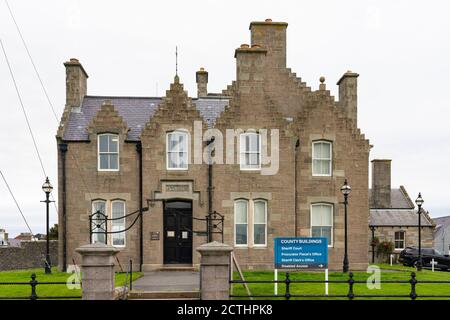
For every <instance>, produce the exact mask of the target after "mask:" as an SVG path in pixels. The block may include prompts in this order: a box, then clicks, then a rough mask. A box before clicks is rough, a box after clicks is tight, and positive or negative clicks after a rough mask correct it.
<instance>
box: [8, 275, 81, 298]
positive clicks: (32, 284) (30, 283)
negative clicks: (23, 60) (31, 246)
mask: <svg viewBox="0 0 450 320" xmlns="http://www.w3.org/2000/svg"><path fill="white" fill-rule="evenodd" d="M68 284H71V285H80V286H81V282H76V281H71V282H67V281H66V282H62V281H46V282H39V281H38V280H37V279H36V274H35V273H33V274H32V275H31V280H30V281H28V282H27V281H22V282H0V286H30V287H31V292H30V295H28V296H0V300H38V299H81V296H38V294H37V292H36V287H37V286H38V285H39V286H40V285H68Z"/></svg>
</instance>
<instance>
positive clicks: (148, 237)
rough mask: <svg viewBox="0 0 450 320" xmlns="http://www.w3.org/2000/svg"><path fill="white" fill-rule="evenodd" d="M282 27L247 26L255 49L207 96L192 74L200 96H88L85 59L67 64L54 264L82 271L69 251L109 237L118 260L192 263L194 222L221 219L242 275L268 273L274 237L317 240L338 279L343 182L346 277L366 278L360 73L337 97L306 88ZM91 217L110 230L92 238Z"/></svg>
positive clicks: (174, 90) (147, 264)
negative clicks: (292, 64)
mask: <svg viewBox="0 0 450 320" xmlns="http://www.w3.org/2000/svg"><path fill="white" fill-rule="evenodd" d="M286 31H287V23H284V22H272V21H271V20H270V19H267V20H266V21H263V22H252V23H251V24H250V35H251V44H249V45H247V44H244V45H241V46H240V47H239V48H237V49H236V50H235V54H234V57H235V59H236V79H235V80H234V81H232V82H231V84H230V85H228V86H227V87H226V88H225V89H224V90H223V91H222V92H221V93H209V92H208V91H207V83H208V80H209V79H208V72H207V71H206V70H204V69H200V70H199V71H198V72H197V74H196V81H197V84H198V92H197V97H196V98H191V97H189V96H188V94H187V92H185V91H184V88H183V85H182V83H181V82H180V78H179V76H178V75H176V76H175V78H174V81H173V83H172V84H170V87H169V89H168V90H167V91H166V94H165V95H164V96H163V97H116V96H94V95H88V92H87V79H88V75H87V72H86V71H85V69H84V68H83V66H82V65H81V63H80V62H79V61H78V60H77V59H70V61H68V62H66V63H65V67H66V97H67V100H66V106H65V110H64V114H63V116H62V119H61V123H60V127H59V130H58V133H57V143H58V172H59V181H58V182H59V188H58V190H59V204H60V207H61V208H60V210H59V226H60V228H61V232H60V238H59V239H60V241H59V243H60V253H61V254H60V255H59V257H60V260H59V264H60V266H64V265H67V264H70V263H72V261H75V262H77V263H79V261H80V260H79V258H80V257H79V256H78V255H77V253H76V252H75V249H76V248H77V247H79V246H81V245H84V244H87V243H89V242H91V241H92V242H104V241H107V242H108V243H111V244H113V245H114V246H116V247H118V248H120V250H121V251H120V253H119V254H118V259H119V261H121V263H122V264H124V263H126V261H128V259H133V261H134V265H136V266H138V267H139V266H141V267H142V269H143V270H149V269H156V268H162V267H165V266H167V265H174V264H178V265H180V264H181V265H188V266H193V267H196V266H198V263H199V256H198V253H197V252H196V251H195V248H196V247H198V246H199V245H201V244H203V243H205V242H206V241H207V240H208V239H207V238H206V236H205V231H206V228H207V226H206V223H205V221H203V220H201V219H203V218H204V217H205V216H206V215H208V213H210V212H214V211H217V212H218V213H220V214H222V215H223V216H224V223H223V236H224V242H225V243H227V244H230V245H232V246H234V253H235V256H236V258H237V260H238V262H239V263H240V265H241V266H242V267H243V268H248V269H252V268H253V269H265V268H272V267H273V240H274V238H275V237H294V236H305V237H309V236H323V237H327V238H328V241H329V262H330V268H331V269H339V268H341V267H342V260H343V254H344V208H343V205H342V204H341V202H342V200H343V196H342V194H341V192H340V188H341V186H342V185H343V183H344V180H345V178H347V179H348V181H349V184H350V185H351V187H352V193H351V195H350V203H351V205H350V206H349V212H348V224H349V237H350V239H351V241H350V245H349V260H350V269H351V270H357V269H364V268H366V266H367V242H368V214H369V200H368V162H369V160H368V159H369V150H370V146H369V142H368V140H367V139H366V138H365V137H364V135H363V134H361V132H360V130H359V129H358V127H357V78H358V74H357V73H354V72H351V71H348V72H346V73H344V74H343V75H342V77H341V79H340V80H339V81H338V82H337V85H338V87H339V99H338V100H337V99H335V98H334V97H333V96H332V95H331V94H330V91H329V90H327V88H326V84H325V79H324V78H321V79H320V85H319V89H318V90H312V89H311V87H309V86H307V84H306V83H305V82H303V81H302V80H301V78H299V77H297V75H296V74H295V73H293V72H292V71H291V70H290V69H289V68H287V66H286ZM222 138H223V139H222ZM210 160H211V162H212V164H209V163H210V162H209V161H210ZM95 212H101V213H104V214H105V215H107V216H109V217H110V218H114V219H115V220H111V221H109V222H108V226H107V227H108V230H110V231H111V230H112V231H113V232H116V233H113V234H109V235H107V236H106V239H105V235H104V234H99V233H96V234H92V235H91V234H90V222H89V216H90V215H91V214H92V213H95ZM136 212H137V214H135V213H136ZM140 212H142V214H141V213H140ZM126 215H129V216H126ZM124 216H126V218H122V217H124ZM94 222H95V221H94ZM133 222H135V224H133ZM97 224H98V225H100V224H99V223H97ZM216 224H217V223H212V224H211V228H212V229H214V230H216V231H217V230H218V229H220V228H222V226H221V225H220V226H219V225H217V226H216V228H214V227H215V225H216ZM94 227H95V228H97V225H96V223H94ZM95 228H94V229H95ZM128 228H129V229H128ZM124 229H127V230H126V232H119V231H121V230H124ZM213 239H216V240H221V237H220V234H219V233H215V234H213Z"/></svg>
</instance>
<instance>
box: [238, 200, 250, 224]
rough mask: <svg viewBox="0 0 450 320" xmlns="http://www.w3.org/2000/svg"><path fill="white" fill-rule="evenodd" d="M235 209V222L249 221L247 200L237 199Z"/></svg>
mask: <svg viewBox="0 0 450 320" xmlns="http://www.w3.org/2000/svg"><path fill="white" fill-rule="evenodd" d="M235 210H236V212H235V223H236V224H238V223H247V202H245V201H237V202H236V209H235Z"/></svg>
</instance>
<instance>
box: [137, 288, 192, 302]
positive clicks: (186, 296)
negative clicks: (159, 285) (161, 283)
mask: <svg viewBox="0 0 450 320" xmlns="http://www.w3.org/2000/svg"><path fill="white" fill-rule="evenodd" d="M128 299H129V300H197V299H200V291H199V290H196V291H134V290H132V291H131V292H130V293H129V295H128Z"/></svg>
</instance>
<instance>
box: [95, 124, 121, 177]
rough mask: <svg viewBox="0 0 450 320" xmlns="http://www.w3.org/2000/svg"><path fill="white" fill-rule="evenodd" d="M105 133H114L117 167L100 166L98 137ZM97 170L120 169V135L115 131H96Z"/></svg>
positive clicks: (114, 170) (112, 170)
mask: <svg viewBox="0 0 450 320" xmlns="http://www.w3.org/2000/svg"><path fill="white" fill-rule="evenodd" d="M105 135H114V136H116V137H117V169H101V168H100V137H101V136H105ZM97 171H99V172H119V171H120V135H119V134H118V133H117V132H110V131H107V132H98V133H97Z"/></svg>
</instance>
